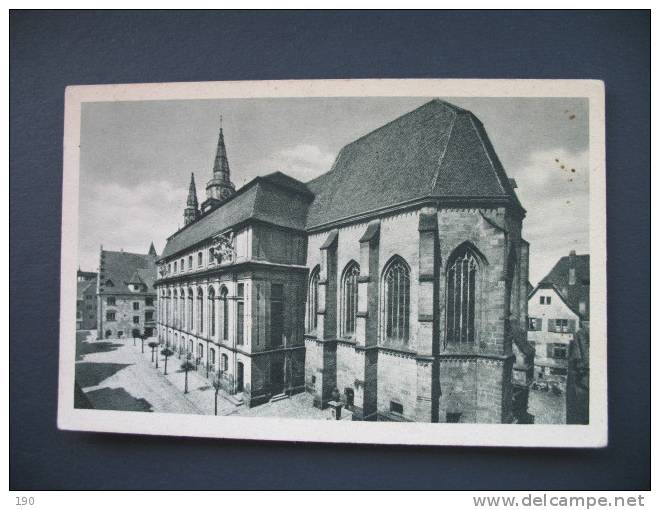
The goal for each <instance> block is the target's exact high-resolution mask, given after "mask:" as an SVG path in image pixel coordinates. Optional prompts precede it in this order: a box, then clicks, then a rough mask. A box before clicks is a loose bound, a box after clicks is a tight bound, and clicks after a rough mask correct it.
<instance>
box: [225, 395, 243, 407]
mask: <svg viewBox="0 0 660 510" xmlns="http://www.w3.org/2000/svg"><path fill="white" fill-rule="evenodd" d="M222 396H223V398H224V399H225V400H227V401H229V402H231V403H232V404H234V405H235V406H236V407H238V406H242V405H243V394H242V393H237V394H236V395H228V394H227V393H223V395H222Z"/></svg>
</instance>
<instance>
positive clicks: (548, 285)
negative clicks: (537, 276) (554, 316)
mask: <svg viewBox="0 0 660 510" xmlns="http://www.w3.org/2000/svg"><path fill="white" fill-rule="evenodd" d="M540 289H550V290H552V291H553V292H554V293H555V295H556V296H557V297H558V298H559V299H560V300H561V302H562V303H564V304H565V305H566V307H567V308H568V309H569V310H570V311H571V312H573V313H574V314H575V315H577V316H578V317H579V316H580V314H579V313H578V309H577V308H573V306H572V305H571V303H569V302H568V301H566V298H565V297H564V294H563V293H562V291H561V289H559V287H557V286H556V285H554V284H552V283H550V282H541V283H539V284H538V285H537V286H536V287H535V288H534V290H533V291H532V292H530V293H529V296H527V301H528V302H529V301H531V299H532V298H533V297H534V296H535V295H536V292H537V291H539V290H540Z"/></svg>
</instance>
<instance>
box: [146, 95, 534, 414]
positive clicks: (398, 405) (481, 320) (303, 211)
mask: <svg viewBox="0 0 660 510" xmlns="http://www.w3.org/2000/svg"><path fill="white" fill-rule="evenodd" d="M515 187H516V185H515V182H514V181H513V180H510V179H509V178H507V176H506V173H505V171H504V169H503V167H502V164H501V163H500V161H499V159H498V157H497V155H496V153H495V151H494V149H493V147H492V145H491V143H490V141H489V139H488V136H487V135H486V132H485V130H484V127H483V126H482V124H481V122H480V121H479V120H478V119H477V118H476V117H475V116H474V115H473V114H472V113H471V112H469V111H467V110H464V109H461V108H458V107H456V106H454V105H451V104H449V103H447V102H444V101H441V100H438V99H436V100H433V101H431V102H429V103H427V104H425V105H423V106H421V107H419V108H418V109H416V110H414V111H412V112H409V113H407V114H405V115H403V116H402V117H399V118H398V119H395V120H393V121H392V122H390V123H388V124H386V125H384V126H382V127H380V128H378V129H376V130H375V131H373V132H371V133H369V134H367V135H365V136H363V137H362V138H359V139H358V140H356V141H354V142H352V143H350V144H348V145H347V146H345V147H344V148H343V149H342V150H341V151H340V152H339V154H338V156H337V158H336V160H335V162H334V164H333V166H332V168H331V169H330V170H329V171H328V172H327V173H326V174H323V175H321V176H320V177H318V178H316V179H314V180H312V181H309V182H307V183H303V182H300V181H298V180H296V179H293V178H291V177H289V176H287V175H285V174H283V173H280V172H276V173H273V174H270V175H266V176H261V177H257V178H255V179H253V180H252V181H251V182H249V183H248V184H246V185H245V186H243V187H242V188H240V189H238V190H235V188H234V186H233V184H232V183H231V179H230V171H229V163H228V159H227V151H226V147H225V141H224V135H223V132H222V129H221V130H220V136H219V139H218V147H217V154H216V158H215V162H214V167H213V175H212V178H211V180H209V182H208V184H207V185H206V200H205V201H204V202H203V203H202V206H201V208H200V207H199V205H198V201H197V196H196V189H195V182H194V176H191V182H190V189H189V194H188V200H187V204H186V208H185V211H184V219H185V223H186V225H185V226H184V227H183V228H182V229H180V230H179V231H177V232H175V233H174V234H173V235H172V236H170V237H169V238H168V240H167V244H166V247H165V250H164V252H163V254H162V256H161V257H160V259H159V261H158V266H159V278H158V280H157V281H156V284H155V285H156V288H157V293H158V300H159V303H160V306H159V317H158V323H159V326H158V330H159V335H160V338H161V340H162V341H164V342H167V343H168V344H170V345H173V346H174V347H175V349H178V350H179V351H182V350H183V351H185V352H189V353H191V354H192V355H193V356H194V357H195V359H196V361H197V363H198V364H202V365H203V367H204V368H206V369H207V372H209V373H212V374H213V373H215V372H220V377H221V379H222V381H223V388H224V389H225V391H227V392H228V393H231V394H233V395H234V398H236V399H237V400H238V401H242V402H244V403H245V404H246V405H257V404H259V403H262V402H267V401H269V400H271V399H277V398H282V397H283V396H286V395H287V394H292V393H295V392H300V391H306V392H308V393H310V394H311V396H312V399H311V400H313V405H315V406H317V407H320V408H324V407H326V406H327V405H328V402H329V401H332V400H337V399H340V400H341V401H342V403H343V404H344V405H345V406H346V408H347V409H348V410H350V411H351V413H352V416H353V419H359V420H396V421H425V422H469V423H485V422H490V423H512V422H526V421H527V420H529V416H528V415H527V391H528V385H529V383H530V382H531V378H532V377H533V364H534V361H533V358H534V355H533V353H534V350H533V348H531V347H530V345H529V344H528V343H527V299H526V295H527V292H526V288H527V281H528V258H529V245H528V243H527V242H526V241H525V240H524V238H523V235H522V221H523V218H524V216H525V210H524V209H523V207H522V205H521V204H520V202H519V201H518V199H517V197H516V193H515Z"/></svg>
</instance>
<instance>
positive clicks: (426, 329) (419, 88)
mask: <svg viewBox="0 0 660 510" xmlns="http://www.w3.org/2000/svg"><path fill="white" fill-rule="evenodd" d="M199 85H200V84H197V86H196V87H193V86H192V85H191V86H190V87H186V85H185V84H174V85H172V86H168V85H167V84H165V85H150V86H135V87H132V86H123V87H121V86H120V87H107V88H104V87H73V88H70V89H69V90H68V91H67V111H66V115H67V122H68V123H67V125H66V129H67V132H66V134H65V136H66V138H65V182H64V186H65V191H64V193H65V196H66V195H67V193H68V194H69V197H70V198H71V201H67V200H66V198H65V205H66V206H68V207H69V209H68V211H69V214H66V213H65V216H64V222H65V223H64V224H63V232H67V231H68V232H71V233H72V237H71V238H70V239H69V241H70V243H67V239H66V237H65V239H64V243H63V260H66V261H67V263H66V264H65V265H63V274H62V292H63V295H62V303H63V307H62V316H61V326H62V330H61V331H62V336H61V339H60V341H61V346H62V351H61V352H62V357H61V360H60V361H61V374H60V378H61V384H60V426H62V427H63V428H69V427H71V428H74V429H80V428H82V429H83V430H84V429H87V428H89V429H90V430H96V429H98V427H102V428H103V430H110V431H113V430H115V431H121V432H140V433H144V432H146V433H154V432H157V433H164V434H178V435H202V436H207V435H208V436H219V437H246V438H263V439H269V438H270V439H275V438H283V437H286V438H291V439H294V440H310V441H322V442H326V441H327V442H376V443H378V442H386V443H402V444H407V443H411V444H427V443H429V444H489V445H511V444H520V445H523V446H524V445H548V446H549V445H556V446H575V445H582V446H603V445H605V444H606V430H607V429H606V399H605V396H604V390H605V387H606V380H605V377H606V369H605V367H606V360H605V352H606V335H605V313H604V312H605V285H604V279H603V278H600V277H599V275H601V276H602V271H604V260H605V259H604V245H603V234H604V224H603V223H602V221H601V222H599V221H598V216H597V214H594V212H597V211H599V210H602V208H604V194H603V189H604V165H603V162H604V161H603V160H602V149H603V146H602V138H601V136H602V129H603V114H602V111H603V90H602V86H601V85H602V84H599V83H598V82H588V81H562V82H559V81H552V80H546V81H533V82H531V81H530V82H514V81H505V80H500V81H485V80H484V81H480V80H471V81H464V80H420V81H417V80H371V81H370V80H362V81H360V80H358V81H344V82H337V83H333V82H324V81H319V82H313V81H311V82H283V83H277V82H262V83H259V82H246V83H241V84H223V83H216V84H212V83H211V84H201V90H202V91H203V92H201V93H200V86H199ZM205 86H206V88H204V87H205ZM459 90H461V91H463V92H461V93H459V94H457V93H456V91H459ZM497 90H502V91H505V93H502V94H500V95H497V92H496V91H497ZM388 91H389V95H388V93H387V92H388ZM465 91H469V95H466V92H465ZM237 92H238V93H239V94H237ZM479 92H481V94H479ZM185 93H188V94H189V96H190V97H187V98H186V97H185ZM122 94H123V95H124V96H125V98H124V97H123V96H122ZM150 94H151V95H150ZM182 94H183V96H184V97H182ZM200 96H203V97H200ZM74 204H77V205H74ZM73 232H76V233H75V236H73ZM65 270H66V271H67V272H66V273H65V272H64V271H65ZM74 282H75V286H74ZM74 289H75V306H73V296H72V295H71V294H72V292H71V291H73V290H74ZM65 304H66V305H67V306H65ZM74 324H75V326H74ZM68 356H70V357H68ZM163 417H165V419H161V418H163ZM311 421H316V422H317V423H311ZM153 423H157V424H158V428H157V429H154V428H153V426H152V425H150V424H153ZM166 424H169V425H166ZM482 425H488V426H491V425H497V426H498V427H495V428H493V427H490V428H487V429H480V426H482ZM571 426H573V427H571ZM575 426H579V427H580V430H581V432H576V430H577V429H575ZM480 430H484V431H486V430H487V431H488V432H487V433H484V434H480V433H479V431H480ZM475 432H476V434H475Z"/></svg>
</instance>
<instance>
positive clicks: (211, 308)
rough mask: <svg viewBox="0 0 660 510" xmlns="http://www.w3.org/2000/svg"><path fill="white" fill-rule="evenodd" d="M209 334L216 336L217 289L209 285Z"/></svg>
mask: <svg viewBox="0 0 660 510" xmlns="http://www.w3.org/2000/svg"><path fill="white" fill-rule="evenodd" d="M208 296H209V300H208V301H209V334H210V335H211V336H212V337H214V336H215V289H214V288H213V287H209V292H208Z"/></svg>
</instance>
